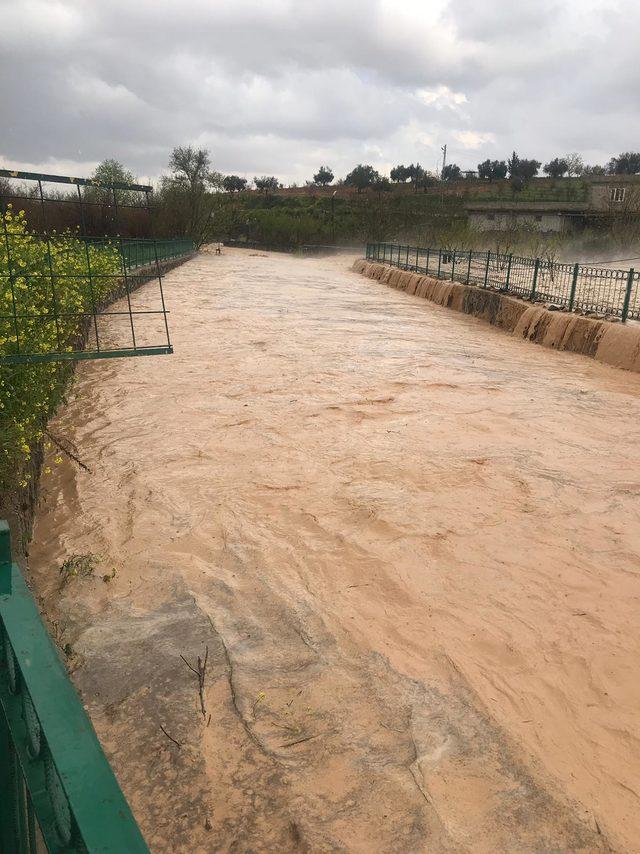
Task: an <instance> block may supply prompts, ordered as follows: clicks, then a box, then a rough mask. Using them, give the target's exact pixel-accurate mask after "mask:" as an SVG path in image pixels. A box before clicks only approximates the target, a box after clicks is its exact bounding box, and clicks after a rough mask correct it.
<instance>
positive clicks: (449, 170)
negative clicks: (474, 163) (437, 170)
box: [442, 163, 462, 181]
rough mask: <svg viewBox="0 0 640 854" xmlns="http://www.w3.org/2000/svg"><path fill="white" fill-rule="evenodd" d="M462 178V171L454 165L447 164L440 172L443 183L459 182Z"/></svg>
mask: <svg viewBox="0 0 640 854" xmlns="http://www.w3.org/2000/svg"><path fill="white" fill-rule="evenodd" d="M460 178H462V169H460V167H459V166H458V165H457V164H456V163H447V165H446V166H445V167H444V169H443V170H442V180H443V181H459V180H460Z"/></svg>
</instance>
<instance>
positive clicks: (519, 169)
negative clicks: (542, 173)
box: [507, 151, 541, 189]
mask: <svg viewBox="0 0 640 854" xmlns="http://www.w3.org/2000/svg"><path fill="white" fill-rule="evenodd" d="M507 166H508V169H509V178H510V179H511V182H512V183H513V186H514V189H522V188H523V187H524V186H525V184H526V183H527V181H530V180H531V179H532V178H534V177H535V176H536V175H537V174H538V169H540V166H541V163H540V161H539V160H527V159H526V158H524V157H519V156H518V155H517V154H516V152H515V151H514V152H513V154H512V155H511V157H510V158H509V160H508V161H507Z"/></svg>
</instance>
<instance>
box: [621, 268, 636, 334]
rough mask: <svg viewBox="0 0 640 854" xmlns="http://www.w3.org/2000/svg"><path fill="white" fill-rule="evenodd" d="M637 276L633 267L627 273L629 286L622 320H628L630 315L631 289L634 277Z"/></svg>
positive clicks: (623, 306)
mask: <svg viewBox="0 0 640 854" xmlns="http://www.w3.org/2000/svg"><path fill="white" fill-rule="evenodd" d="M634 276H635V271H634V269H633V267H631V269H630V270H629V272H628V273H627V286H626V288H625V292H624V303H623V304H622V322H623V323H626V322H627V317H628V316H629V303H630V302H631V291H632V289H633V279H634Z"/></svg>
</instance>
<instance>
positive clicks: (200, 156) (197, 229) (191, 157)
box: [162, 145, 222, 245]
mask: <svg viewBox="0 0 640 854" xmlns="http://www.w3.org/2000/svg"><path fill="white" fill-rule="evenodd" d="M210 165H211V158H210V156H209V152H208V151H206V149H204V148H193V147H192V146H190V145H187V146H178V147H176V148H174V149H173V151H172V152H171V157H170V159H169V169H170V170H171V176H170V178H168V179H165V180H164V181H163V184H162V188H163V191H164V193H165V195H167V196H171V203H172V204H174V205H176V207H177V209H178V210H180V211H186V213H185V215H184V219H185V222H184V224H183V227H182V230H183V233H184V234H185V235H186V236H187V237H190V238H191V239H192V240H194V241H195V242H196V243H197V244H198V245H200V244H201V243H202V241H203V240H204V239H205V232H206V229H207V226H208V224H209V221H210V219H211V215H212V210H213V207H212V205H211V204H207V185H212V186H219V184H220V183H221V181H222V176H221V175H220V173H219V172H211V171H210V170H209V166H210Z"/></svg>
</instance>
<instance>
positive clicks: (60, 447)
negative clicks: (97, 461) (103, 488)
mask: <svg viewBox="0 0 640 854" xmlns="http://www.w3.org/2000/svg"><path fill="white" fill-rule="evenodd" d="M44 434H45V436H47V437H48V438H49V439H51V441H52V442H53V444H54V445H55V446H56V448H57V449H58V450H59V451H62V453H63V454H66V455H67V456H68V457H69V459H71V460H73V462H74V463H77V465H79V466H80V468H81V469H84V470H85V471H86V472H88V473H89V474H93V472H92V471H91V469H90V468H89V466H88V465H86V463H83V462H82V460H81V459H80V458H79V457H78V456H77V455H76V454H74V453H73V451H71V450H69V448H67V447H66V446H65V445H64V444H63V443H62V442H61V441H60V439H58V438H56V437H55V436H54V435H53V434H52V433H50V432H49V431H48V430H45V431H44Z"/></svg>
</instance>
